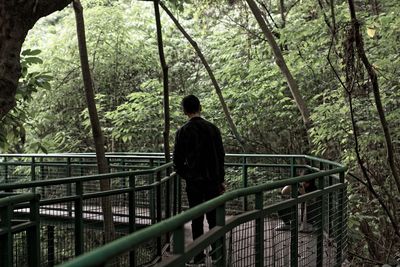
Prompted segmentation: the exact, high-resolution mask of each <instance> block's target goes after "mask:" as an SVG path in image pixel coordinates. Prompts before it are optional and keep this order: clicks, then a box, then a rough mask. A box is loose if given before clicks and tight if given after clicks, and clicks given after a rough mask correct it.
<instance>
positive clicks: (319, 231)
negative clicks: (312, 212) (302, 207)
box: [317, 162, 326, 267]
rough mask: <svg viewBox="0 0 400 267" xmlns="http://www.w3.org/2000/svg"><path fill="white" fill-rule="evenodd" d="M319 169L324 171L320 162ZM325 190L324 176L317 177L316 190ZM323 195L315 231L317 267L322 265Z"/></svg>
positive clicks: (323, 195) (323, 194)
mask: <svg viewBox="0 0 400 267" xmlns="http://www.w3.org/2000/svg"><path fill="white" fill-rule="evenodd" d="M319 169H320V170H321V171H323V170H324V163H322V162H320V167H319ZM324 188H325V179H324V176H322V177H319V179H318V189H320V190H323V189H324ZM325 199H326V197H325V193H322V195H321V197H320V203H321V209H320V210H321V211H320V214H319V216H318V217H319V220H318V221H319V222H320V225H319V226H318V229H317V267H322V266H323V264H324V226H325V213H326V211H325V202H326V201H325Z"/></svg>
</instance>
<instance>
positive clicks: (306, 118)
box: [246, 0, 311, 137]
mask: <svg viewBox="0 0 400 267" xmlns="http://www.w3.org/2000/svg"><path fill="white" fill-rule="evenodd" d="M246 2H247V4H248V5H249V7H250V9H251V11H252V13H253V15H254V17H255V18H256V20H257V22H258V24H259V25H260V28H261V30H262V31H263V33H264V35H265V37H266V38H267V40H268V43H269V45H270V46H271V48H272V52H273V53H274V55H275V60H276V64H277V65H278V67H279V68H280V70H281V72H282V74H283V75H284V76H285V78H286V81H287V83H288V85H289V88H290V91H291V93H292V96H293V98H294V101H295V102H296V105H297V108H298V109H299V111H300V113H301V116H302V119H303V123H304V126H305V128H306V130H309V129H310V127H311V119H310V111H309V110H308V108H307V105H306V103H305V102H304V100H303V97H302V95H301V93H300V91H299V86H298V85H297V82H296V80H295V79H294V78H293V76H292V73H291V72H290V70H289V68H288V67H287V65H286V62H285V59H284V58H283V55H282V52H281V50H280V49H279V46H278V44H277V43H276V41H275V38H274V35H273V34H272V32H271V30H270V29H269V28H268V26H267V24H266V23H265V21H264V19H263V17H262V14H261V11H260V9H259V8H258V6H257V4H256V3H255V2H254V1H253V0H246ZM307 137H308V135H307Z"/></svg>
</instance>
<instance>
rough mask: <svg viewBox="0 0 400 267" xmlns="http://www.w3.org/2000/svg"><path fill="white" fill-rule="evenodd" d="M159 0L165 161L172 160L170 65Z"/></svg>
mask: <svg viewBox="0 0 400 267" xmlns="http://www.w3.org/2000/svg"><path fill="white" fill-rule="evenodd" d="M158 2H159V0H155V1H154V11H155V16H156V26H157V43H158V54H159V55H160V63H161V68H162V72H163V86H164V92H163V93H164V101H163V102H164V132H163V137H164V156H165V162H166V163H167V162H170V161H171V160H170V148H169V132H170V116H169V83H168V65H167V63H166V62H165V56H164V45H163V39H162V31H161V18H160V8H159V6H158Z"/></svg>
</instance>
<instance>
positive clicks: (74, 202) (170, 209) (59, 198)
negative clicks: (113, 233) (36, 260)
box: [0, 163, 179, 266]
mask: <svg viewBox="0 0 400 267" xmlns="http://www.w3.org/2000/svg"><path fill="white" fill-rule="evenodd" d="M171 166H172V163H169V164H164V165H162V166H159V167H155V168H152V169H148V168H146V169H144V170H136V171H129V172H119V173H110V174H97V175H88V176H79V177H67V178H58V179H49V180H37V181H30V182H23V183H4V184H0V191H5V192H11V191H14V192H15V191H23V190H30V191H32V192H41V193H43V192H45V193H44V195H45V196H46V195H48V191H51V190H52V187H57V189H56V190H58V191H56V194H55V197H49V198H44V199H42V200H40V215H41V217H42V218H43V217H47V222H48V221H51V218H49V217H53V219H52V220H53V221H54V220H55V218H58V221H59V222H60V221H61V222H64V223H71V222H72V223H73V225H71V226H72V227H73V228H74V232H73V240H72V245H73V246H74V253H72V254H70V255H68V256H69V258H72V257H74V256H77V255H80V254H82V253H84V251H85V249H84V248H85V246H86V244H85V242H84V240H85V238H84V236H85V233H84V230H85V229H84V225H85V223H86V224H89V225H90V224H95V223H94V222H93V221H96V220H97V221H99V220H101V218H100V217H101V216H102V212H101V209H100V206H101V204H100V199H102V198H106V197H108V198H110V197H111V198H112V197H121V196H122V195H126V199H125V200H124V207H127V208H128V212H127V213H118V212H113V217H114V218H113V219H114V220H115V223H119V224H121V223H124V225H125V228H128V229H127V230H126V229H125V230H123V232H126V233H132V232H134V231H135V230H136V227H137V226H138V225H146V224H151V223H157V222H160V221H161V220H163V219H165V218H168V217H169V216H171V215H173V214H175V213H177V212H178V208H177V207H178V205H179V203H178V202H177V201H178V198H177V197H173V196H179V194H178V193H177V192H176V191H177V188H178V184H177V183H178V179H177V177H176V175H175V173H171V174H169V169H170V168H171ZM143 175H145V177H146V179H145V181H144V185H137V177H139V176H143ZM103 179H110V180H111V183H113V181H116V182H119V184H120V187H119V188H115V189H112V190H108V191H100V190H98V191H97V192H92V191H93V188H92V187H93V182H96V184H99V183H98V182H99V181H100V180H103ZM121 179H127V180H128V181H127V182H123V183H121ZM142 180H143V179H142ZM142 182H143V181H142ZM85 184H86V185H89V186H86V188H87V189H89V190H88V191H90V192H86V193H85ZM172 185H173V186H172ZM58 186H63V187H66V189H64V190H59V188H58ZM162 186H164V187H165V188H166V191H169V190H170V189H171V188H173V189H172V190H171V191H172V192H174V194H171V193H170V192H167V193H165V194H164V195H162V194H161V192H160V191H161V187H162ZM44 188H48V189H47V190H43V189H44ZM141 192H147V194H148V195H149V200H148V203H149V205H148V207H147V208H148V211H147V213H149V214H144V215H140V214H137V213H138V212H137V211H136V210H135V209H136V202H137V201H136V200H137V199H135V197H136V196H137V195H138V194H139V193H141ZM22 195H24V194H22ZM63 195H64V196H63ZM171 196H172V198H171ZM161 198H164V200H163V199H161ZM93 200H97V201H94V202H93ZM85 201H86V202H87V203H91V204H87V203H86V205H85ZM161 203H164V206H161V205H162V204H161ZM91 206H94V207H95V209H93V210H87V209H86V210H85V207H91ZM112 206H115V205H113V204H112ZM19 215H20V216H21V214H19ZM23 217H24V216H23ZM143 221H145V222H143ZM48 226H49V228H48V229H46V231H47V234H48V232H52V233H51V235H53V239H54V225H48ZM142 227H143V226H142ZM65 228H66V227H65ZM92 228H94V229H95V228H99V229H101V226H93V227H92ZM117 230H118V229H117ZM60 231H61V230H60ZM42 235H45V233H44V231H43V233H42ZM48 241H49V243H48V244H47V248H50V250H49V251H48V253H47V257H46V259H45V260H42V261H45V263H46V264H47V265H54V263H55V262H57V261H56V259H55V258H54V256H55V255H54V247H55V246H56V244H54V240H50V239H48ZM9 242H12V240H11V241H9ZM156 243H157V251H156V255H161V250H162V242H161V239H160V238H157V239H156ZM38 247H40V246H38ZM86 247H87V246H86ZM64 257H65V255H64ZM153 257H154V256H153ZM132 258H134V257H132ZM5 266H12V265H5Z"/></svg>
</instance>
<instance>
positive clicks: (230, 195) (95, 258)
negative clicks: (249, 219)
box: [62, 164, 347, 267]
mask: <svg viewBox="0 0 400 267" xmlns="http://www.w3.org/2000/svg"><path fill="white" fill-rule="evenodd" d="M336 165H339V166H340V167H338V168H335V169H330V170H327V171H321V172H318V173H312V174H308V175H304V176H297V177H293V178H289V179H285V180H281V181H275V182H272V183H264V184H261V185H256V186H251V187H247V188H242V189H237V190H234V191H230V192H227V193H225V194H223V195H221V196H219V197H217V198H214V199H212V200H209V201H207V202H205V203H202V204H200V205H198V206H196V207H193V208H191V209H189V210H187V211H185V212H182V213H181V214H178V215H176V216H174V217H171V218H169V219H166V220H164V221H162V222H161V223H159V224H155V225H151V226H149V227H147V228H145V229H142V230H140V231H138V232H135V233H132V234H130V235H128V236H124V237H122V238H120V239H117V240H115V241H113V242H111V243H108V244H106V245H104V246H102V247H99V248H97V249H95V250H93V251H91V252H88V253H87V254H85V255H81V256H79V257H77V258H75V259H73V260H71V261H70V262H67V263H66V264H64V265H62V266H64V267H73V266H99V265H102V264H103V263H105V262H107V261H108V260H110V259H112V258H114V257H116V256H118V255H121V254H123V253H126V252H128V251H130V250H132V249H133V248H134V247H135V246H137V245H139V244H140V243H143V242H146V241H148V240H149V239H151V238H153V237H156V236H160V235H163V234H165V233H168V232H172V231H174V230H176V229H178V228H179V227H181V226H182V225H184V224H185V223H187V222H189V221H190V220H192V219H193V218H196V217H198V216H200V215H202V214H204V213H207V212H209V211H211V210H214V209H216V208H218V207H220V206H221V205H224V204H225V203H226V202H228V201H231V200H233V199H236V198H239V197H243V196H249V195H254V194H257V193H262V192H264V191H269V190H273V189H277V188H281V187H283V186H285V185H288V184H296V183H300V182H304V181H309V180H312V179H315V178H318V177H324V176H329V175H332V174H335V173H339V172H345V171H346V170H347V168H346V167H344V166H341V165H340V164H336Z"/></svg>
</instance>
